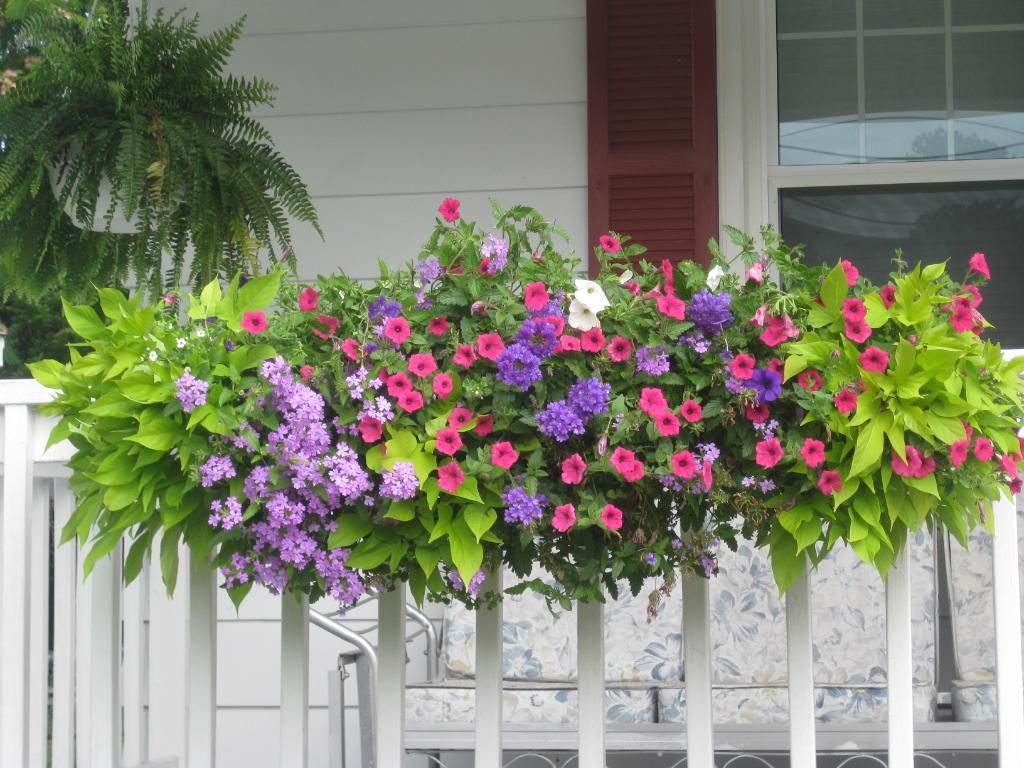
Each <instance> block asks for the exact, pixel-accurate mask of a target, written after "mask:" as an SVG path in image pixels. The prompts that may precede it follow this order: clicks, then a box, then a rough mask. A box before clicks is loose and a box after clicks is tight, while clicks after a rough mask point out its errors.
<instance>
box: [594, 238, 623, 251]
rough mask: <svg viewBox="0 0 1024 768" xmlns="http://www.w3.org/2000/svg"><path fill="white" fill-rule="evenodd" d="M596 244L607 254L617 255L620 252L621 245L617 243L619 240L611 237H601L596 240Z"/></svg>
mask: <svg viewBox="0 0 1024 768" xmlns="http://www.w3.org/2000/svg"><path fill="white" fill-rule="evenodd" d="M597 242H599V243H600V244H601V247H602V248H603V249H604V250H606V251H608V253H618V252H619V251H621V250H622V243H620V242H619V238H617V237H612V236H611V235H601V236H600V237H599V238H597Z"/></svg>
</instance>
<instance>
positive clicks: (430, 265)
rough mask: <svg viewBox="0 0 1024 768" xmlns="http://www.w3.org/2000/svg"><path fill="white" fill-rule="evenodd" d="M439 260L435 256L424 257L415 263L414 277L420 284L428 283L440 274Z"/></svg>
mask: <svg viewBox="0 0 1024 768" xmlns="http://www.w3.org/2000/svg"><path fill="white" fill-rule="evenodd" d="M441 271H442V270H441V261H440V260H439V259H438V258H437V256H431V257H430V258H428V259H424V260H423V261H421V262H419V263H418V264H417V265H416V277H417V279H418V280H419V281H420V284H421V285H429V284H430V283H432V282H434V281H435V280H437V278H439V277H440V276H441Z"/></svg>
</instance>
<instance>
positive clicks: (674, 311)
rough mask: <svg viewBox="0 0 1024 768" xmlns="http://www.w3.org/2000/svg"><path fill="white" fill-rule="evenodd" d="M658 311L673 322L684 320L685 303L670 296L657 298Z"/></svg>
mask: <svg viewBox="0 0 1024 768" xmlns="http://www.w3.org/2000/svg"><path fill="white" fill-rule="evenodd" d="M658 311H659V312H661V314H663V315H665V316H666V317H671V318H672V319H673V320H685V319H686V302H685V301H683V300H682V299H680V298H679V297H677V296H673V295H671V294H669V295H667V296H659V297H658Z"/></svg>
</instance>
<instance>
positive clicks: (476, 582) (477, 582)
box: [469, 568, 487, 597]
mask: <svg viewBox="0 0 1024 768" xmlns="http://www.w3.org/2000/svg"><path fill="white" fill-rule="evenodd" d="M486 578H487V574H486V573H484V569H483V568H480V569H479V570H477V572H476V573H474V574H473V578H472V579H470V580H469V594H471V595H472V596H473V597H476V596H477V595H478V594H480V587H482V586H483V585H484V579H486Z"/></svg>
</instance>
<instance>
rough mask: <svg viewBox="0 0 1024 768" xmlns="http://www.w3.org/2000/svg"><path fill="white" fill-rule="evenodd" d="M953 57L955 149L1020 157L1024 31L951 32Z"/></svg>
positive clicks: (1022, 144)
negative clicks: (954, 63)
mask: <svg viewBox="0 0 1024 768" xmlns="http://www.w3.org/2000/svg"><path fill="white" fill-rule="evenodd" d="M1021 5H1022V6H1024V2H1021ZM953 61H954V62H956V66H955V67H954V68H953V106H954V109H955V115H956V120H955V126H956V152H957V155H959V156H964V157H973V158H996V157H1024V31H1022V32H977V33H975V32H972V33H966V32H954V33H953Z"/></svg>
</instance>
